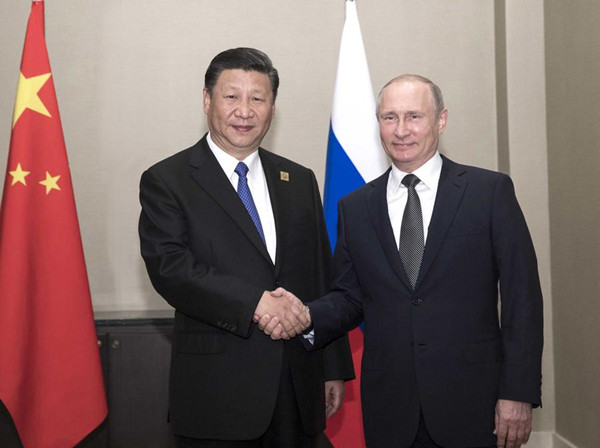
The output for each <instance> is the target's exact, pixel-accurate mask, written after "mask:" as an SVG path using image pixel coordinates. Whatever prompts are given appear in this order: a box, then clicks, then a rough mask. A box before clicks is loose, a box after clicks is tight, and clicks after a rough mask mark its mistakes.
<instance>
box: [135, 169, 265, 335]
mask: <svg viewBox="0 0 600 448" xmlns="http://www.w3.org/2000/svg"><path fill="white" fill-rule="evenodd" d="M140 202H141V205H142V212H141V215H140V221H139V235H140V243H141V251H142V256H143V258H144V261H145V263H146V268H147V270H148V274H149V276H150V280H151V281H152V284H153V286H154V288H155V289H156V291H157V292H158V293H159V294H160V295H161V296H163V297H164V298H165V300H166V301H167V302H168V303H169V304H170V305H171V306H173V307H174V308H175V309H176V310H177V311H179V312H181V313H183V314H186V315H188V316H191V317H193V318H195V319H197V320H200V321H202V322H204V323H206V324H209V325H212V326H215V327H218V328H221V329H223V330H225V331H229V332H231V333H234V334H237V335H239V336H242V337H246V338H247V337H249V336H250V332H251V330H252V316H253V314H254V310H255V309H256V305H257V304H258V301H259V300H260V298H261V296H262V293H263V290H262V289H261V288H259V287H257V286H256V285H253V284H251V283H249V282H247V281H244V280H242V279H241V278H238V277H236V276H233V275H227V274H223V273H219V272H217V271H216V270H215V269H214V267H213V266H209V265H206V264H201V263H199V262H198V261H197V260H196V259H195V257H194V254H193V253H192V252H191V251H190V249H189V245H188V238H189V235H188V231H187V223H186V217H185V216H184V213H183V211H182V208H181V206H180V204H179V201H178V198H177V197H176V195H175V194H174V192H173V191H171V190H170V189H169V188H168V187H167V183H166V182H165V181H164V180H163V179H161V178H160V176H159V175H157V174H156V173H154V172H152V171H151V170H149V171H146V172H145V173H144V174H143V175H142V178H141V182H140Z"/></svg>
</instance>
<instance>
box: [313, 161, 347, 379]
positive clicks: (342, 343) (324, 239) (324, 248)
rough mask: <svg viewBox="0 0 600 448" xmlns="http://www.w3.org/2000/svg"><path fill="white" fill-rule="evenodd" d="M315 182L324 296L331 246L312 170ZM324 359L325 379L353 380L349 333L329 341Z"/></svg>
mask: <svg viewBox="0 0 600 448" xmlns="http://www.w3.org/2000/svg"><path fill="white" fill-rule="evenodd" d="M311 178H312V184H313V197H314V203H315V210H316V213H315V219H316V225H317V228H318V229H319V232H318V235H319V244H318V257H317V258H318V260H319V263H320V265H319V269H318V270H317V272H320V273H321V278H320V281H319V296H323V295H324V294H326V293H327V291H329V287H330V278H331V246H330V245H329V237H328V236H327V228H326V226H325V218H324V216H323V206H322V204H321V196H320V194H319V187H318V184H317V180H316V179H315V176H314V174H313V173H312V172H311ZM323 360H324V365H325V381H331V380H352V379H354V378H355V373H354V364H353V360H352V352H351V350H350V343H349V341H348V335H347V334H343V335H341V336H339V337H338V338H336V339H334V340H333V341H332V342H331V343H329V344H328V345H327V346H326V347H325V349H324V350H323Z"/></svg>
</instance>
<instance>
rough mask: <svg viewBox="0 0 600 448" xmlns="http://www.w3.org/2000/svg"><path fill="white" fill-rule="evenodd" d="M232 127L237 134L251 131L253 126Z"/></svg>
mask: <svg viewBox="0 0 600 448" xmlns="http://www.w3.org/2000/svg"><path fill="white" fill-rule="evenodd" d="M232 127H233V129H235V130H236V131H238V132H248V131H251V130H252V129H253V128H254V126H247V125H246V126H244V125H237V126H235V125H234V126H232Z"/></svg>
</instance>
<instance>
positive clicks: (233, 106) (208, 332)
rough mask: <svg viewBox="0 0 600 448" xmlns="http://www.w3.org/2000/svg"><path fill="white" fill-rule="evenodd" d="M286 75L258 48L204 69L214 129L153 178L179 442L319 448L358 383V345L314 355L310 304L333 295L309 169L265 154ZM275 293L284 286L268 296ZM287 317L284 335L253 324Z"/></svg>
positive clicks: (145, 251) (153, 232)
mask: <svg viewBox="0 0 600 448" xmlns="http://www.w3.org/2000/svg"><path fill="white" fill-rule="evenodd" d="M278 84H279V78H278V75H277V71H276V70H275V68H274V67H273V65H272V63H271V61H270V59H269V58H268V56H267V55H265V54H264V53H262V52H260V51H258V50H254V49H250V48H236V49H232V50H227V51H224V52H222V53H220V54H219V55H217V56H216V57H215V58H214V59H213V61H212V62H211V64H210V66H209V67H208V69H207V72H206V75H205V88H204V111H205V113H206V115H207V121H208V128H209V134H207V135H205V136H204V137H203V138H202V139H201V140H200V141H199V142H198V143H196V144H195V145H194V146H192V147H191V148H189V149H186V150H184V151H182V152H180V153H177V154H175V155H173V156H171V157H169V158H167V159H165V160H163V161H161V162H159V163H157V164H156V165H154V166H152V167H151V168H149V169H148V170H147V171H146V172H144V174H143V175H142V179H141V184H140V201H141V204H142V213H141V217H140V224H139V233H140V239H141V250H142V255H143V257H144V261H145V262H146V267H147V270H148V274H149V276H150V279H151V281H152V284H153V285H154V287H155V288H156V290H157V291H158V292H159V293H160V294H161V295H162V296H163V297H164V298H165V300H167V301H168V302H169V304H171V305H172V306H173V307H174V308H175V330H174V339H173V351H172V360H171V376H170V399H169V413H170V421H171V424H172V428H173V431H174V433H175V435H176V436H175V443H176V446H177V447H209V446H210V447H273V448H275V447H277V448H282V447H289V448H302V447H313V446H315V444H316V441H317V436H318V435H319V433H320V432H321V431H322V430H323V428H324V426H325V416H326V414H327V415H328V416H329V415H331V414H332V413H333V412H335V411H336V410H337V408H338V407H339V405H340V403H341V400H342V397H343V392H344V385H343V380H345V379H350V378H352V377H353V374H354V372H353V368H352V361H351V356H350V352H349V347H348V342H347V338H345V337H344V336H342V337H341V338H339V339H337V340H336V341H335V342H333V343H332V344H330V345H329V346H328V347H326V348H325V349H324V350H321V349H318V350H316V351H314V352H311V353H308V352H307V351H306V350H305V349H304V348H303V346H302V343H301V342H300V341H299V340H298V338H304V337H306V336H298V337H296V338H293V336H295V335H296V334H297V333H298V332H299V331H300V330H301V328H303V326H304V325H303V324H305V323H306V322H307V320H306V315H305V307H304V305H303V304H302V303H301V302H299V301H297V300H296V301H294V300H293V299H288V298H285V297H283V296H282V295H281V291H282V290H281V288H280V287H285V288H287V289H290V290H293V291H298V294H301V295H302V297H303V298H305V299H307V300H311V299H315V298H317V297H319V296H320V295H322V294H324V293H326V292H327V287H328V282H329V275H328V274H329V266H330V256H331V254H330V247H329V243H328V240H327V234H326V231H325V225H324V221H323V214H322V208H321V201H320V195H319V190H318V186H317V183H316V180H315V177H314V174H313V173H312V171H310V170H308V169H306V168H304V167H302V166H300V165H298V164H296V163H294V162H291V161H290V160H287V159H284V158H282V157H279V156H276V155H274V154H272V153H269V152H267V151H265V150H264V149H262V148H259V145H260V143H261V141H262V139H263V137H264V136H265V134H266V133H267V131H268V129H269V125H270V123H271V118H272V117H273V114H274V111H275V97H276V95H277V88H278ZM272 290H274V292H270V291H272ZM265 314H267V315H277V316H278V317H279V318H280V322H281V325H282V329H283V332H282V333H283V336H284V337H285V338H286V339H287V340H285V341H274V340H272V339H271V338H269V336H267V335H265V334H264V333H263V332H261V331H260V330H259V329H258V328H256V324H255V323H254V322H253V317H254V316H255V315H256V316H263V315H265Z"/></svg>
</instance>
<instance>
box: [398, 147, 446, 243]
mask: <svg viewBox="0 0 600 448" xmlns="http://www.w3.org/2000/svg"><path fill="white" fill-rule="evenodd" d="M441 173H442V157H441V156H440V154H439V152H436V153H435V155H434V156H433V157H432V158H431V159H429V160H428V161H427V162H425V164H424V165H423V166H421V167H419V168H418V169H416V170H415V171H413V172H412V174H414V175H415V176H417V177H418V178H419V179H420V180H421V182H419V183H418V184H417V186H416V187H415V190H416V192H417V194H418V195H419V202H421V212H422V213H423V232H424V233H423V236H424V237H425V244H427V230H428V229H429V223H430V222H431V215H432V214H433V205H434V204H435V196H436V194H437V188H438V184H439V182H440V174H441ZM407 174H409V173H405V172H402V171H400V170H399V169H398V168H396V166H395V165H393V164H392V171H390V176H389V178H388V183H387V204H388V213H389V215H390V222H391V223H392V229H393V230H394V238H395V240H396V245H397V246H398V249H400V227H401V226H402V216H403V215H404V208H405V207H406V200H407V198H408V188H407V187H405V186H404V185H402V179H403V178H404V176H406V175H407Z"/></svg>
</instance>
